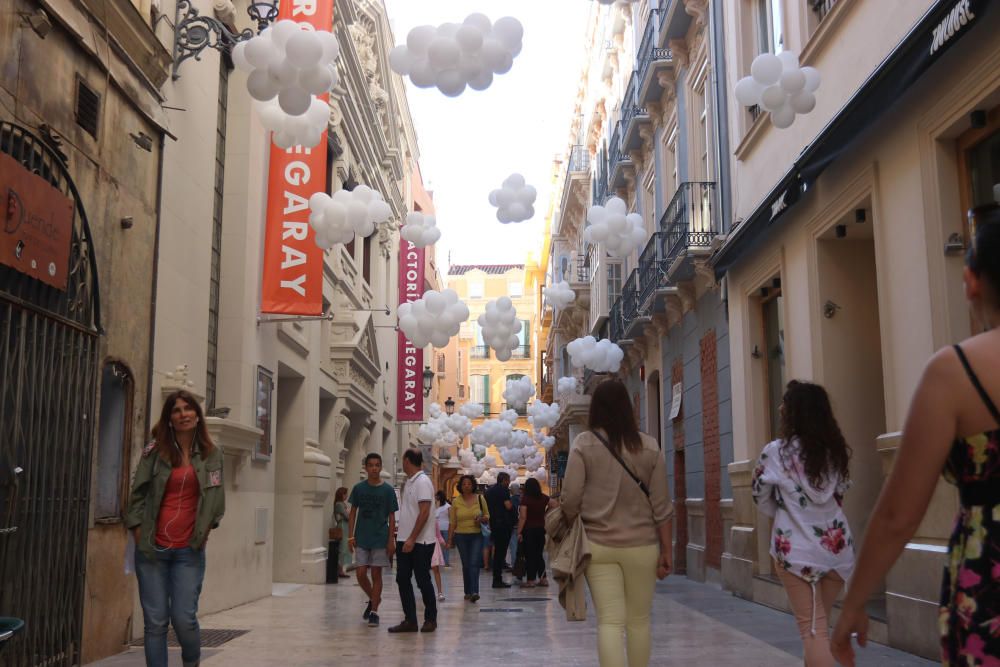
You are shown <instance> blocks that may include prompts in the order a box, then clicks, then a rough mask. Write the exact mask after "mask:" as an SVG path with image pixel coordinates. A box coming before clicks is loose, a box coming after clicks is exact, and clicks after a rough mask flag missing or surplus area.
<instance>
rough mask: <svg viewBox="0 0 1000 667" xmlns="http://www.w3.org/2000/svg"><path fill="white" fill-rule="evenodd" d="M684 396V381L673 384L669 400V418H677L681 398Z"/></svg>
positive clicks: (679, 411)
mask: <svg viewBox="0 0 1000 667" xmlns="http://www.w3.org/2000/svg"><path fill="white" fill-rule="evenodd" d="M683 397H684V383H683V382H678V383H676V384H675V385H674V393H673V398H672V400H671V402H670V419H671V421H672V420H674V419H677V415H679V414H680V413H681V399H682V398H683Z"/></svg>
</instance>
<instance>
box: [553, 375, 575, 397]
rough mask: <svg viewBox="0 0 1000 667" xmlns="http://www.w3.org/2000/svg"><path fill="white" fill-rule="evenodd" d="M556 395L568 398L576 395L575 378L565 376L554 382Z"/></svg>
mask: <svg viewBox="0 0 1000 667" xmlns="http://www.w3.org/2000/svg"><path fill="white" fill-rule="evenodd" d="M556 393H557V394H559V395H560V396H568V395H569V394H575V393H576V378H575V377H571V376H567V377H561V378H559V381H558V382H556Z"/></svg>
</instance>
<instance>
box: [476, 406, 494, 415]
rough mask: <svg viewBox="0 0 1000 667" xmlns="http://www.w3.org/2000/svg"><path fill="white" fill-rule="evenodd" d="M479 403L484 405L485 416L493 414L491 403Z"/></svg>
mask: <svg viewBox="0 0 1000 667" xmlns="http://www.w3.org/2000/svg"><path fill="white" fill-rule="evenodd" d="M479 405H481V406H483V416H484V417H489V416H490V415H491V414H493V412H492V411H491V410H490V408H491V406H492V404H491V403H480V404H479Z"/></svg>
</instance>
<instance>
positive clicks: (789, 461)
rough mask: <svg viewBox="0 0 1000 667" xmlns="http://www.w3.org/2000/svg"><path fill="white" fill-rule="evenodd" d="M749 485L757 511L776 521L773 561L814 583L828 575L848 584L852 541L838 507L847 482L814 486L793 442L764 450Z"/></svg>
mask: <svg viewBox="0 0 1000 667" xmlns="http://www.w3.org/2000/svg"><path fill="white" fill-rule="evenodd" d="M752 484H753V498H754V502H755V503H757V507H758V508H759V509H760V511H761V512H763V513H764V514H766V515H768V516H772V517H774V527H773V528H772V530H771V550H770V551H771V557H772V558H774V560H775V562H777V563H778V565H779V566H780V567H782V568H784V569H785V570H787V571H788V572H790V573H792V574H794V575H796V576H798V577H800V578H802V579H804V580H806V581H807V582H809V583H810V584H813V585H815V584H816V582H818V581H819V580H820V579H822V578H823V577H824V576H825V575H826V574H827V573H829V572H836V573H837V574H839V575H840V576H841V578H843V579H844V581H847V579H848V578H849V577H850V575H851V570H853V568H854V537H853V536H852V535H851V530H850V527H849V526H848V525H847V517H846V516H844V510H843V508H842V507H841V504H842V502H843V498H844V493H845V492H846V491H847V488H848V486H849V485H850V484H849V483H848V481H847V480H844V479H841V477H840V475H839V474H837V475H831V476H830V477H828V478H827V480H826V482H825V483H824V484H823V485H822V487H820V488H817V487H815V486H813V485H812V484H811V483H810V482H809V477H808V475H806V473H805V469H804V467H803V465H802V459H801V457H800V455H799V442H798V440H797V439H793V440H792V441H791V442H789V443H786V442H785V441H784V440H775V441H773V442H770V443H768V444H767V446H765V447H764V451H763V452H761V454H760V458H758V459H757V466H756V468H755V469H754V471H753V480H752Z"/></svg>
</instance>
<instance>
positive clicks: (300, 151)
mask: <svg viewBox="0 0 1000 667" xmlns="http://www.w3.org/2000/svg"><path fill="white" fill-rule="evenodd" d="M278 19H279V20H281V19H292V20H293V21H296V22H297V23H300V24H305V25H308V26H309V27H310V28H312V29H315V30H332V28H333V0H291V2H282V3H281V5H280V10H279V12H278ZM328 98H329V95H327V94H324V95H321V96H320V97H319V99H321V100H323V101H324V102H326V101H327V99H328ZM270 149H271V156H270V162H269V163H268V164H269V168H268V178H267V219H266V221H265V230H264V266H263V278H262V281H263V284H262V288H261V303H260V310H261V312H262V313H282V314H285V315H320V314H322V312H323V250H322V249H321V248H319V247H318V246H317V245H316V243H315V238H316V236H315V234H316V233H315V232H314V231H313V230H312V228H310V227H309V197H310V196H312V195H313V194H314V193H316V192H325V191H326V187H327V186H326V182H327V178H326V177H327V174H326V151H327V136H326V131H324V132H323V136H322V138H321V139H320V142H319V143H318V144H316V146H314V147H312V148H306V147H304V146H292V147H291V148H289V149H287V150H286V149H283V148H278V147H277V146H275V145H274V144H273V143H271V144H270Z"/></svg>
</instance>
